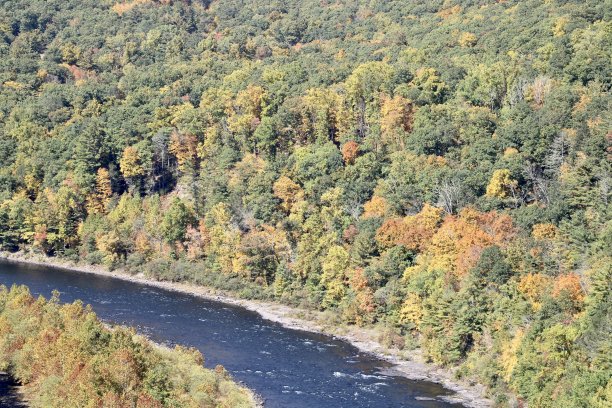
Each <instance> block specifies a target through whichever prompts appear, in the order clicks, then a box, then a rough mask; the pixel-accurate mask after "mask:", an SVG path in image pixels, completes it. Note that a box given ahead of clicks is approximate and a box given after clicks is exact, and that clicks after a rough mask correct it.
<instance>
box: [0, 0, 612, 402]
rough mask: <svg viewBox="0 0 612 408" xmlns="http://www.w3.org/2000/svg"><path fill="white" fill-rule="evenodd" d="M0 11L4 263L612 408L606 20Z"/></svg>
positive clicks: (445, 5)
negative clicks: (51, 265)
mask: <svg viewBox="0 0 612 408" xmlns="http://www.w3.org/2000/svg"><path fill="white" fill-rule="evenodd" d="M0 5H1V6H2V7H1V10H0V67H1V68H0V84H1V85H0V163H1V167H0V202H1V204H0V246H1V247H2V249H4V250H10V251H17V250H19V249H27V250H32V251H38V252H43V253H45V254H48V255H53V256H62V257H69V258H72V259H75V260H80V261H82V262H87V263H93V264H103V265H106V266H108V267H110V268H119V267H121V268H124V269H127V270H130V271H133V272H139V271H145V272H146V273H147V274H148V275H149V276H151V277H155V278H157V279H168V280H181V281H192V282H195V283H200V284H205V285H209V286H216V287H221V288H225V289H232V290H235V291H237V292H240V294H241V295H242V296H251V297H258V298H268V299H271V298H274V299H277V300H279V301H282V302H286V303H290V304H299V305H301V306H302V307H309V308H317V309H322V310H323V309H328V310H331V311H333V313H335V314H336V315H337V316H339V317H340V318H341V320H342V321H343V322H345V323H347V324H357V325H370V324H376V325H379V326H380V327H385V333H386V339H387V341H388V343H389V345H394V346H397V347H416V346H421V347H422V348H423V350H424V352H425V353H426V355H427V356H428V358H429V359H430V360H431V361H432V362H434V363H437V364H443V365H449V366H458V367H459V370H458V374H459V375H465V376H469V377H472V378H475V379H477V380H478V381H480V382H482V383H484V384H486V385H488V386H489V387H490V389H491V393H492V395H494V396H495V397H496V398H497V402H498V403H499V404H500V405H507V404H508V402H507V400H506V398H507V397H506V395H507V394H508V393H510V394H514V395H516V396H518V398H519V399H520V400H522V401H526V402H528V403H529V406H533V407H607V406H610V404H612V382H611V381H610V377H611V373H612V357H611V356H612V339H611V331H610V330H611V329H610V328H611V327H612V319H611V317H610V309H611V307H612V301H611V299H610V293H611V289H612V287H611V286H612V259H611V254H612V223H611V221H610V187H611V182H612V180H611V177H610V169H611V157H612V147H611V145H612V132H611V120H610V119H611V116H610V101H611V98H610V86H611V78H612V63H611V50H612V24H611V22H610V14H611V11H612V6H611V5H610V2H609V1H600V0H587V1H577V0H576V1H562V0H547V1H536V0H526V1H510V0H509V1H485V0H473V1H459V0H446V1H437V0H434V1H426V2H425V1H418V0H396V1H393V0H389V1H382V0H379V1H376V0H375V1H362V0H354V1H344V0H339V1H336V2H333V1H326V0H323V1H314V0H303V1H289V0H285V1H281V0H276V1H275V0H250V1H238V0H223V1H212V2H207V1H197V0H183V1H179V0H132V1H129V0H128V1H119V2H115V1H111V0H0Z"/></svg>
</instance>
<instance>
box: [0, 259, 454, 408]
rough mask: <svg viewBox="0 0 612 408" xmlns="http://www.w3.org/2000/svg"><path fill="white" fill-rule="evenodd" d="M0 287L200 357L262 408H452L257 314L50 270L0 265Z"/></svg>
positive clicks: (434, 387) (327, 340)
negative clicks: (79, 306) (89, 311)
mask: <svg viewBox="0 0 612 408" xmlns="http://www.w3.org/2000/svg"><path fill="white" fill-rule="evenodd" d="M0 284H2V285H6V286H11V285H13V284H18V285H27V286H28V287H29V288H30V290H31V292H32V293H33V294H36V295H38V294H40V295H43V296H46V297H49V296H50V295H51V293H52V291H53V290H54V289H57V290H58V291H59V292H60V293H61V301H63V302H72V301H74V300H76V299H80V300H82V301H83V302H84V303H86V304H91V305H92V307H93V309H94V311H95V312H96V313H97V314H98V316H99V317H100V318H101V319H102V320H104V321H106V322H109V323H113V324H124V325H128V326H133V327H135V328H136V329H137V330H138V332H140V333H142V334H145V335H147V336H148V337H149V338H151V339H152V340H153V341H156V342H159V343H163V344H167V345H173V344H182V345H185V346H191V347H195V348H197V349H198V350H200V351H201V352H202V353H203V354H204V357H205V359H206V362H205V365H206V366H208V367H214V366H215V365H217V364H222V365H223V366H225V368H226V369H227V370H228V371H229V372H231V373H232V375H233V376H234V378H235V379H237V380H239V381H242V382H243V383H244V384H245V385H246V386H248V387H249V388H251V389H252V390H254V391H255V392H256V393H257V394H258V395H260V396H261V397H262V399H263V400H264V403H265V406H266V407H287V408H289V407H295V408H323V407H335V408H340V407H351V408H357V407H376V408H384V407H389V408H390V407H411V408H412V407H451V406H459V405H453V404H450V403H448V402H445V401H444V400H443V397H444V396H448V395H450V394H451V392H450V391H448V390H446V389H444V388H443V387H442V386H440V385H438V384H435V383H431V382H425V381H412V380H408V379H406V378H404V377H402V376H395V375H391V374H390V373H389V368H390V364H389V363H388V362H385V361H382V360H380V359H377V358H375V357H373V356H371V355H369V354H365V353H362V352H360V351H359V350H358V349H356V348H355V347H353V346H352V345H350V344H348V343H346V342H343V341H339V340H336V339H333V338H331V337H328V336H324V335H319V334H314V333H309V332H304V331H299V330H293V329H288V328H285V327H282V326H281V325H279V324H277V323H273V322H270V321H267V320H264V319H263V318H261V317H260V316H259V315H258V314H257V313H255V312H251V311H249V310H246V309H243V308H241V307H237V306H232V305H227V304H224V303H220V302H215V301H211V300H207V299H202V298H199V297H196V296H191V295H187V294H183V293H179V292H172V291H169V290H165V289H162V288H157V287H153V286H147V285H142V284H138V283H133V282H127V281H123V280H119V279H114V278H111V277H106V276H98V275H93V274H84V273H81V272H74V271H69V270H64V269H58V268H53V267H45V266H38V265H29V264H20V263H13V262H6V261H0Z"/></svg>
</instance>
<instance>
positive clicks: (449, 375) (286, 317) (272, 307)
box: [0, 253, 492, 408]
mask: <svg viewBox="0 0 612 408" xmlns="http://www.w3.org/2000/svg"><path fill="white" fill-rule="evenodd" d="M0 258H3V259H7V260H10V261H15V262H26V263H30V264H37V265H43V266H52V267H59V268H65V269H70V270H73V271H79V272H83V273H91V274H96V275H101V276H110V277H113V278H117V279H122V280H126V281H130V282H135V283H141V284H146V285H151V286H156V287H160V288H163V289H167V290H172V291H178V292H182V293H186V294H191V295H195V296H199V297H202V298H206V299H209V300H214V301H219V302H223V303H227V304H232V305H236V306H240V307H243V308H245V309H248V310H251V311H254V312H256V313H259V314H260V315H261V316H262V317H263V318H265V319H267V320H270V321H274V322H277V323H279V324H282V325H283V326H285V327H288V328H292V329H297V330H305V331H309V332H316V333H322V334H326V335H330V336H333V337H335V338H338V339H341V340H344V341H347V342H349V343H351V344H352V345H354V346H355V347H357V348H358V349H360V350H361V351H363V352H367V353H370V354H373V355H375V356H377V357H379V358H381V359H384V360H386V361H389V362H391V363H393V364H394V367H393V368H392V369H390V370H389V371H391V372H390V373H389V374H395V375H402V376H404V377H407V378H409V379H413V380H427V381H432V382H436V383H439V384H441V385H443V386H444V387H445V388H448V389H449V390H452V391H454V392H455V393H456V394H454V395H451V396H448V397H444V398H445V399H446V400H447V401H450V402H458V403H462V404H464V405H465V406H468V407H478V408H480V407H489V406H491V405H492V402H491V401H490V400H489V399H487V398H486V397H484V393H485V391H486V390H485V387H483V386H481V385H477V384H470V383H467V382H466V381H459V380H456V379H455V378H454V375H453V372H452V370H448V369H443V368H439V367H436V366H433V365H431V364H427V363H425V362H424V360H423V358H422V356H421V354H420V352H419V350H413V351H406V350H398V349H389V348H386V347H384V346H383V345H382V344H380V342H379V341H378V339H379V335H380V333H379V332H378V331H377V330H374V329H371V328H369V329H368V328H358V327H351V326H349V327H347V326H337V325H333V324H330V323H329V319H328V318H326V315H325V314H324V313H321V312H317V311H312V310H304V309H297V308H293V307H289V306H286V305H282V304H279V303H273V302H264V301H257V300H247V299H239V298H237V297H236V296H235V295H233V294H231V293H226V292H221V291H219V290H214V289H211V288H207V287H202V286H196V285H193V284H188V283H175V282H166V281H156V280H152V279H149V278H147V277H145V276H144V274H137V275H130V274H127V273H123V272H121V271H113V272H110V271H108V270H106V269H105V268H104V267H101V266H94V265H76V264H74V263H72V262H70V261H67V260H62V259H57V258H49V257H44V256H41V255H36V254H29V253H0Z"/></svg>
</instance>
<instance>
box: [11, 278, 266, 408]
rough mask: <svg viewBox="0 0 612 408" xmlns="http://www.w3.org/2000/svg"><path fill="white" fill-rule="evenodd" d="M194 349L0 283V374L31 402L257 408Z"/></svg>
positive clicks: (48, 406) (46, 407)
mask: <svg viewBox="0 0 612 408" xmlns="http://www.w3.org/2000/svg"><path fill="white" fill-rule="evenodd" d="M203 362H204V358H203V356H202V355H201V353H200V352H199V351H197V350H194V349H187V348H182V347H179V346H177V347H176V348H174V349H168V348H165V347H162V346H159V345H156V344H154V343H152V342H150V341H149V340H147V339H145V338H144V337H141V336H139V335H136V334H135V333H134V331H133V330H131V329H129V328H123V327H112V328H110V327H106V326H105V325H104V324H102V323H101V322H100V321H99V320H98V319H97V317H96V315H95V313H94V312H93V311H92V310H91V309H90V308H89V307H84V306H83V305H82V303H80V302H78V301H77V302H74V303H72V304H64V305H62V304H60V303H59V298H58V295H57V294H54V296H53V297H52V298H50V299H49V300H46V299H44V298H42V297H39V298H34V297H33V296H32V295H31V294H30V292H29V290H28V288H27V287H25V286H15V287H13V288H11V289H8V288H6V287H4V286H0V371H6V372H8V373H9V374H10V375H11V376H12V377H13V378H15V379H16V380H17V381H19V382H20V383H21V384H23V387H22V390H21V392H22V393H23V396H24V398H25V399H26V401H27V404H28V405H29V406H31V407H41V408H54V407H57V408H63V407H90V406H97V407H114V408H122V407H125V408H128V407H130V408H132V407H135V406H137V407H147V408H158V407H159V408H161V407H186V408H189V407H193V408H196V407H219V408H239V407H240V408H241V407H244V408H246V407H254V406H257V403H256V400H255V398H254V395H253V394H252V393H251V392H250V391H249V390H247V389H245V388H243V387H241V386H239V385H237V384H236V383H235V382H233V381H232V379H231V377H230V376H229V375H228V373H227V372H226V371H225V369H224V368H223V367H222V366H217V367H216V368H215V369H214V370H209V369H206V368H204V367H203Z"/></svg>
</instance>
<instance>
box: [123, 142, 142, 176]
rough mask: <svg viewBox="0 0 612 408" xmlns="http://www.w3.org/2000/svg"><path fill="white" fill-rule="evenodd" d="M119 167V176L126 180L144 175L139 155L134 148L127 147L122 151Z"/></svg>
mask: <svg viewBox="0 0 612 408" xmlns="http://www.w3.org/2000/svg"><path fill="white" fill-rule="evenodd" d="M119 167H120V169H121V174H123V176H124V177H126V178H131V177H138V176H142V175H143V174H144V173H145V171H144V168H143V166H142V163H141V158H140V154H139V153H138V149H137V148H136V147H135V146H128V147H126V148H125V149H124V150H123V154H122V155H121V160H119Z"/></svg>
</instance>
